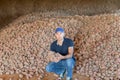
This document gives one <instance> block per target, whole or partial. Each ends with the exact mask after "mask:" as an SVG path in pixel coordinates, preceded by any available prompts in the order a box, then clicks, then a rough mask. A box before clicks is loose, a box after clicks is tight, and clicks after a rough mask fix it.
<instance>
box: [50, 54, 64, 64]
mask: <svg viewBox="0 0 120 80" xmlns="http://www.w3.org/2000/svg"><path fill="white" fill-rule="evenodd" d="M62 57H63V56H62V55H60V54H59V53H55V54H54V57H51V59H50V60H51V61H52V62H56V63H57V62H59V61H60V60H61V59H62Z"/></svg>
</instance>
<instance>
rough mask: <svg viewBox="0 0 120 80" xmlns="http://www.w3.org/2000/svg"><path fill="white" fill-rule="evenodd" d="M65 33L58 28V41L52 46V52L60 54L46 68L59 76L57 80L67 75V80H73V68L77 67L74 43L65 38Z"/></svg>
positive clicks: (56, 31) (56, 33) (56, 35)
mask: <svg viewBox="0 0 120 80" xmlns="http://www.w3.org/2000/svg"><path fill="white" fill-rule="evenodd" d="M64 35H65V32H64V29H63V28H61V27H58V28H56V30H55V37H56V40H55V41H54V42H53V43H52V44H51V46H50V50H51V51H53V52H55V54H58V56H56V57H55V58H52V62H50V63H48V65H47V66H46V71H47V72H53V73H55V74H57V75H59V78H58V79H57V80H62V79H63V78H64V74H66V80H72V74H73V68H74V66H75V58H74V56H73V53H74V43H73V41H72V40H71V39H69V38H65V37H64Z"/></svg>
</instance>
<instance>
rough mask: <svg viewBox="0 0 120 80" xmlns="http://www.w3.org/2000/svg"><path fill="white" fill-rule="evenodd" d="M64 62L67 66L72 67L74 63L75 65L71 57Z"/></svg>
mask: <svg viewBox="0 0 120 80" xmlns="http://www.w3.org/2000/svg"><path fill="white" fill-rule="evenodd" d="M66 64H67V66H68V67H72V68H73V67H74V65H75V61H74V60H73V59H72V58H70V59H67V60H66Z"/></svg>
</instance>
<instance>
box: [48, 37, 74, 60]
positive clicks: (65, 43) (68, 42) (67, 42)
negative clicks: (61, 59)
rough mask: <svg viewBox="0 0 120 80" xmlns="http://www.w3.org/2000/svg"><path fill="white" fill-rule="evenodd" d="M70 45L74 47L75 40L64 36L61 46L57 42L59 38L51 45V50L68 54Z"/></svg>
mask: <svg viewBox="0 0 120 80" xmlns="http://www.w3.org/2000/svg"><path fill="white" fill-rule="evenodd" d="M69 47H74V43H73V41H72V40H71V39H68V38H64V41H63V44H62V45H61V46H60V45H58V44H57V40H56V41H54V42H53V43H52V44H51V46H50V50H51V51H54V52H55V53H60V54H61V55H63V56H66V55H67V54H68V48H69ZM73 58H74V56H73Z"/></svg>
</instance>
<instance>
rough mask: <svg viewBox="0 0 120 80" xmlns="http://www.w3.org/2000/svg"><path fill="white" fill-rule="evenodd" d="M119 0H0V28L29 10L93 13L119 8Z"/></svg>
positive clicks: (112, 10) (71, 13) (79, 13)
mask: <svg viewBox="0 0 120 80" xmlns="http://www.w3.org/2000/svg"><path fill="white" fill-rule="evenodd" d="M119 2H120V0H0V28H2V27H4V26H5V25H6V24H8V23H10V22H11V21H13V20H14V19H15V18H17V17H19V16H21V15H25V14H28V13H31V12H43V13H44V12H49V11H56V12H58V13H59V12H64V13H67V14H69V15H76V14H78V15H95V14H101V13H110V12H114V11H116V10H119V8H120V5H119Z"/></svg>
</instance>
